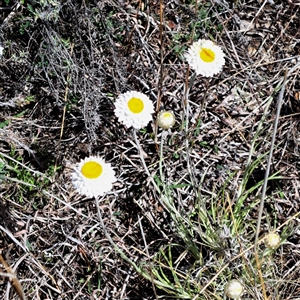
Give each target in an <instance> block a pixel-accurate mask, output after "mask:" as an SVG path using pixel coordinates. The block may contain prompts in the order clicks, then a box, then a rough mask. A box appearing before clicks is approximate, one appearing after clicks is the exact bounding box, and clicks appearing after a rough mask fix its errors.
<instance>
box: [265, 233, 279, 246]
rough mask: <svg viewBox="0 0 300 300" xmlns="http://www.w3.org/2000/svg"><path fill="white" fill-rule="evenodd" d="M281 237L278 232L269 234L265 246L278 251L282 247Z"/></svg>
mask: <svg viewBox="0 0 300 300" xmlns="http://www.w3.org/2000/svg"><path fill="white" fill-rule="evenodd" d="M280 242H281V241H280V235H279V234H278V233H276V232H274V233H269V234H268V235H267V236H266V238H265V244H266V245H267V247H268V248H269V249H276V248H278V247H279V245H280Z"/></svg>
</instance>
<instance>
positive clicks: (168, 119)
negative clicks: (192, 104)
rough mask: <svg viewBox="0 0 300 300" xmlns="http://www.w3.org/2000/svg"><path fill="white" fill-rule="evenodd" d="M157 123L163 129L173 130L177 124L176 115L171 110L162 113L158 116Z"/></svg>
mask: <svg viewBox="0 0 300 300" xmlns="http://www.w3.org/2000/svg"><path fill="white" fill-rule="evenodd" d="M157 123H158V125H159V126H160V127H161V128H163V129H169V128H171V127H172V126H173V125H174V123H175V116H174V113H173V112H172V111H170V110H165V111H161V112H160V113H159V114H158V116H157Z"/></svg>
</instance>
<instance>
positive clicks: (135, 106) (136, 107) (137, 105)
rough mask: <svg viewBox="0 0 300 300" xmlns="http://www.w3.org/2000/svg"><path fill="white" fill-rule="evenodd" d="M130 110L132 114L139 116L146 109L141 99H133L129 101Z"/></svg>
mask: <svg viewBox="0 0 300 300" xmlns="http://www.w3.org/2000/svg"><path fill="white" fill-rule="evenodd" d="M128 108H129V110H130V111H131V112H132V113H134V114H139V113H140V112H142V111H143V109H144V102H143V100H142V99H140V98H135V97H133V98H131V99H130V100H129V101H128Z"/></svg>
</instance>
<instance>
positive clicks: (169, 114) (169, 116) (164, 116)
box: [162, 112, 173, 119]
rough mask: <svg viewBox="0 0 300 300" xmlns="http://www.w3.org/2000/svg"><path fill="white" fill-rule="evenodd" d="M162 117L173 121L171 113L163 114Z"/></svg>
mask: <svg viewBox="0 0 300 300" xmlns="http://www.w3.org/2000/svg"><path fill="white" fill-rule="evenodd" d="M162 117H163V118H164V119H173V115H172V114H171V113H169V112H164V113H163V114H162Z"/></svg>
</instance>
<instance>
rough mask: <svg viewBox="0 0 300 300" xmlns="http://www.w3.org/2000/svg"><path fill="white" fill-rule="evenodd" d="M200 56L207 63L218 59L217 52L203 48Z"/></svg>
mask: <svg viewBox="0 0 300 300" xmlns="http://www.w3.org/2000/svg"><path fill="white" fill-rule="evenodd" d="M199 55H200V58H201V59H202V60H203V61H205V62H207V63H210V62H213V61H214V60H215V57H216V55H215V52H213V51H212V50H211V49H208V48H202V49H201V50H200V52H199Z"/></svg>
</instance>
